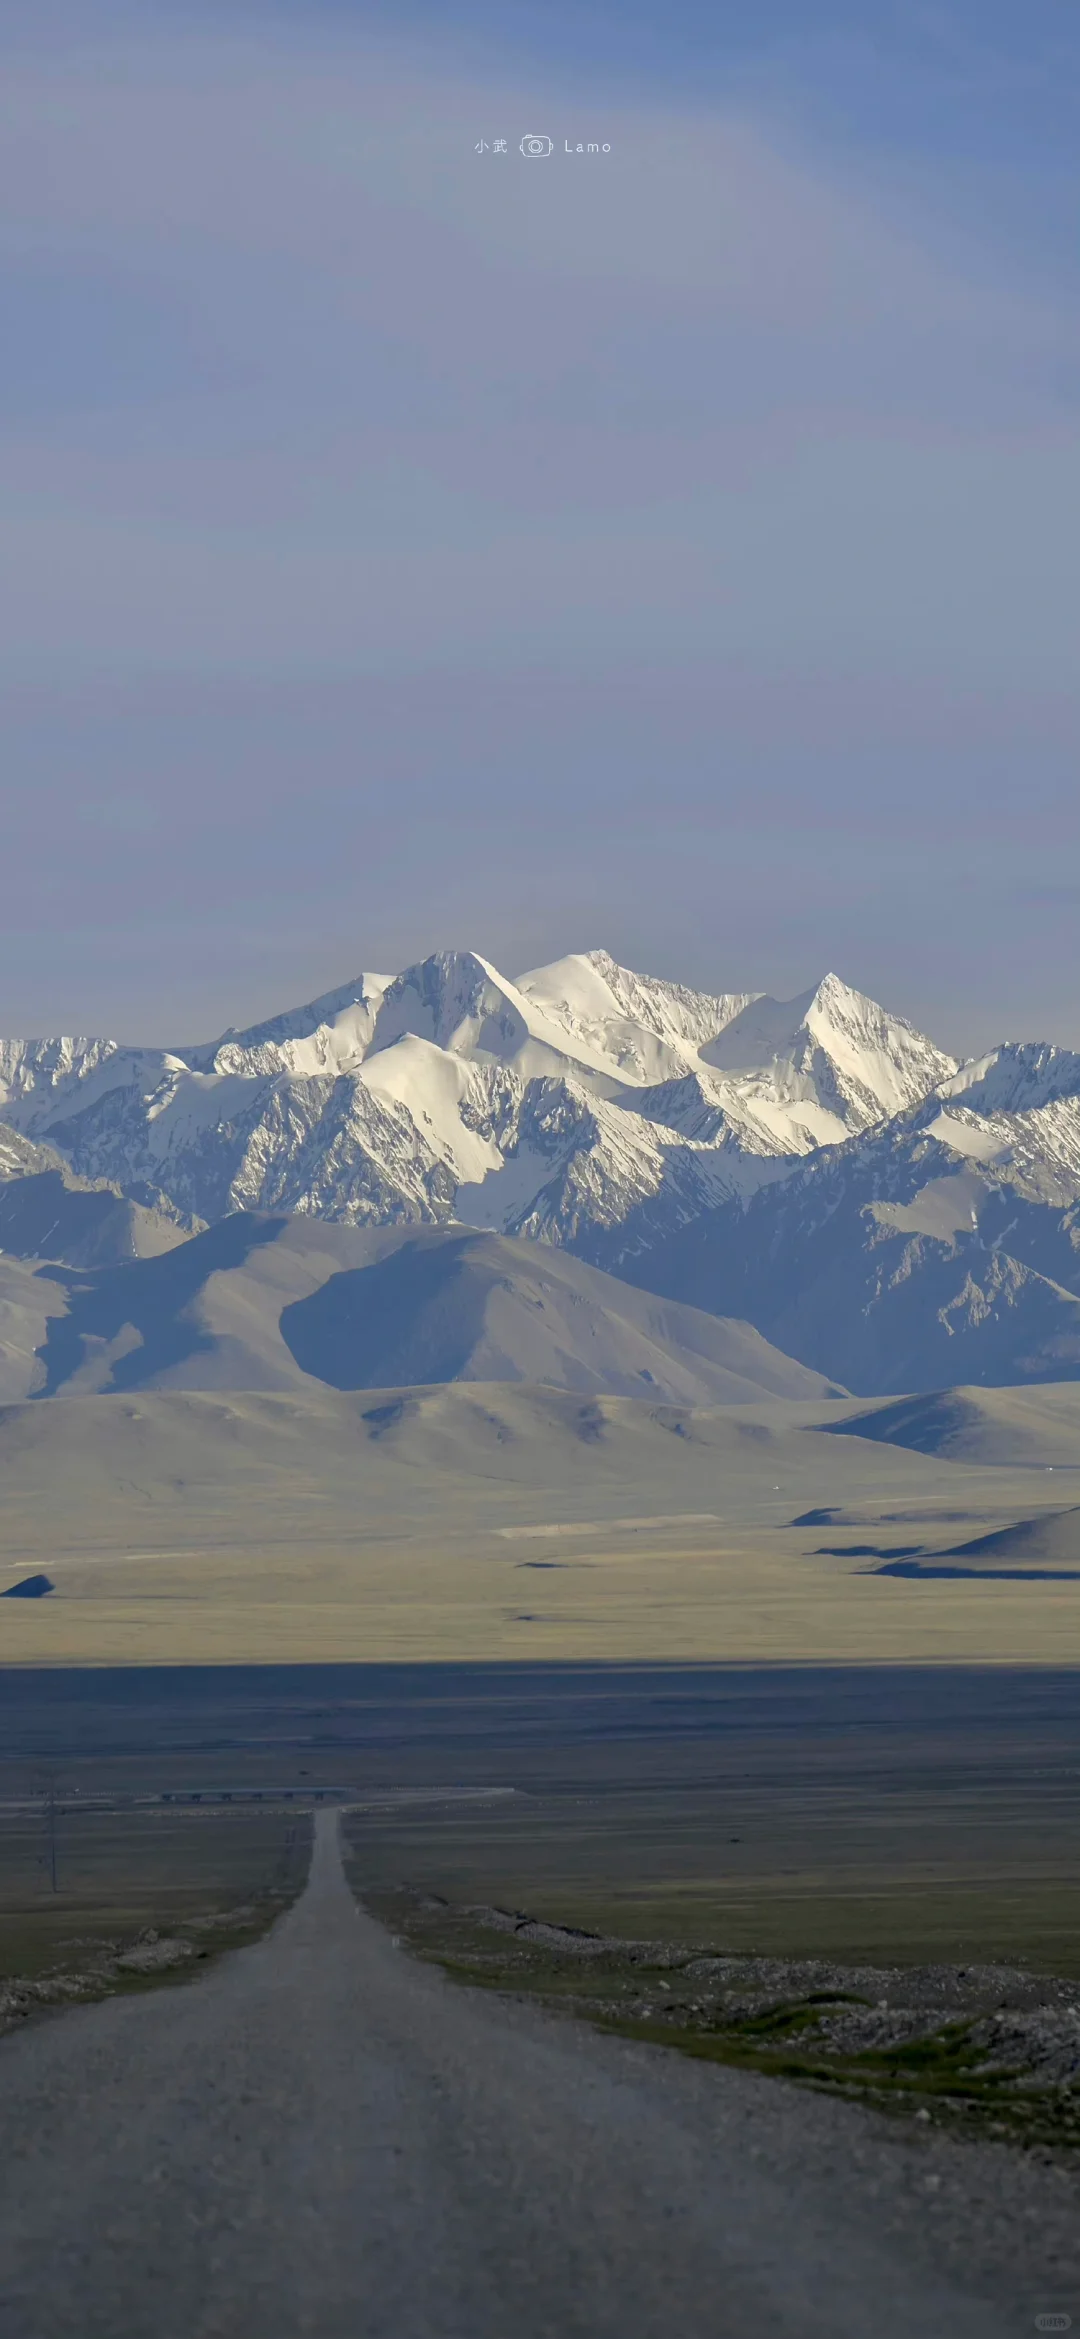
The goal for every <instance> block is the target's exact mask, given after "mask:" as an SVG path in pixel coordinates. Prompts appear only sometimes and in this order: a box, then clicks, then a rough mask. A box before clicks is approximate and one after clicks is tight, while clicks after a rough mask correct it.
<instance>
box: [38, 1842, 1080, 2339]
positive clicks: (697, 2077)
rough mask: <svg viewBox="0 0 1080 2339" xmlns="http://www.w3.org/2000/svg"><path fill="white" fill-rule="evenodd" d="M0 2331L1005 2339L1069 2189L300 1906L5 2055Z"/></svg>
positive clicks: (1077, 2306) (333, 1900) (85, 2335)
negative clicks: (171, 1982)
mask: <svg viewBox="0 0 1080 2339" xmlns="http://www.w3.org/2000/svg"><path fill="white" fill-rule="evenodd" d="M0 2164H2V2167H3V2172H4V2174H3V2179H2V2183H0V2327H2V2328H3V2330H4V2333H5V2339H69V2335H70V2339H76V2335H77V2339H118V2334H120V2333H123V2334H124V2339H151V2335H152V2339H250V2334H251V2333H253V2332H255V2331H258V2333H259V2334H260V2339H298V2335H303V2334H312V2335H313V2339H314V2335H315V2334H318V2335H319V2339H339V2335H340V2339H356V2335H357V2333H358V2332H363V2334H364V2339H496V2335H497V2339H505V2334H506V2332H507V2331H508V2330H513V2331H514V2333H515V2339H555V2335H556V2334H557V2335H558V2339H579V2335H580V2339H670V2334H671V2333H672V2332H674V2331H678V2332H680V2333H681V2334H687V2335H688V2339H744V2335H745V2339H749V2335H750V2334H755V2335H756V2334H757V2333H759V2332H763V2331H769V2332H770V2333H776V2334H780V2335H781V2339H785V2335H786V2339H866V2335H867V2334H868V2333H870V2332H873V2333H874V2339H925V2335H927V2334H937V2333H939V2332H940V2333H941V2334H946V2333H947V2334H956V2335H957V2339H969V2335H970V2339H975V2335H976V2334H977V2335H978V2339H999V2335H1001V2339H1004V2335H1005V2334H1013V2333H1017V2334H1019V2333H1020V2332H1026V2331H1029V2330H1031V2328H1032V2327H1033V2324H1034V2319H1035V2316H1036V2315H1037V2314H1040V2313H1044V2314H1045V2313H1053V2312H1058V2313H1060V2312H1071V2313H1072V2314H1073V2316H1074V2320H1080V2243H1078V2235H1080V2217H1078V2215H1077V2210H1078V2207H1080V2201H1078V2189H1077V2185H1076V2183H1075V2180H1074V2178H1073V2177H1072V2176H1071V2175H1070V2174H1069V2172H1068V2171H1067V2170H1061V2169H1058V2168H1056V2167H1055V2166H1053V2165H1051V2164H1049V2163H1046V2162H1043V2161H1040V2160H1038V2159H1035V2158H1033V2157H1032V2156H1031V2155H1030V2154H1020V2153H1017V2152H1016V2151H1014V2150H1013V2149H1011V2148H1010V2147H1008V2146H1006V2145H1004V2144H1001V2143H997V2142H976V2143H971V2142H962V2141H958V2140H956V2139H954V2138H952V2137H950V2136H947V2135H944V2134H941V2133H940V2132H938V2131H937V2130H936V2129H933V2128H930V2129H927V2130H925V2131H924V2130H922V2129H919V2128H916V2127H914V2126H904V2127H898V2126H893V2125H892V2124H890V2123H887V2122H885V2121H883V2120H882V2119H881V2118H880V2116H878V2115H875V2114H873V2113H871V2112H868V2111H866V2110H865V2109H863V2108H862V2107H861V2106H858V2105H853V2104H850V2103H847V2102H840V2101H835V2100H832V2099H830V2098H827V2097H824V2096H820V2095H817V2094H813V2093H810V2092H807V2091H805V2090H801V2089H798V2088H793V2087H789V2086H787V2085H784V2084H783V2083H777V2082H776V2081H775V2080H772V2079H769V2078H765V2077H762V2076H760V2075H759V2074H758V2073H756V2072H754V2071H748V2070H743V2069H732V2068H725V2069H717V2068H714V2067H711V2066H707V2065H705V2064H703V2063H700V2062H695V2061H692V2060H688V2059H685V2058H683V2057H680V2056H677V2055H671V2054H667V2053H658V2052H657V2051H656V2049H655V2048H654V2047H652V2046H650V2045H648V2044H645V2043H640V2042H637V2041H634V2040H628V2039H624V2038H621V2037H616V2036H603V2035H600V2034H598V2033H596V2032H595V2031H593V2030H592V2029H590V2028H588V2027H587V2026H584V2025H581V2024H577V2023H567V2022H565V2021H563V2020H560V2019H558V2018H557V2017H554V2016H552V2015H551V2014H550V2013H548V2012H545V2011H543V2010H541V2009H537V2008H536V2007H534V2006H520V2005H516V2004H507V2003H505V2002H504V2001H503V2000H502V1998H501V1997H499V1996H497V1995H495V1994H492V1993H482V1992H479V1991H465V1990H461V1989H459V1988H457V1987H455V1986H454V1984H453V1983H452V1982H450V1981H449V1980H448V1979H447V1978H446V1977H445V1976H444V1974H442V1973H441V1972H440V1971H438V1970H437V1969H435V1968H433V1967H432V1966H430V1965H426V1964H424V1963H422V1962H420V1961H419V1960H417V1959H414V1958H413V1957H411V1956H409V1955H407V1954H405V1953H403V1951H402V1949H401V1948H399V1947H396V1946H395V1945H394V1942H393V1940H392V1938H391V1937H390V1935H389V1934H388V1933H387V1932H386V1931H385V1930H384V1929H383V1928H382V1927H380V1926H379V1925H378V1924H376V1923H375V1922H374V1921H373V1920H372V1919H371V1918H370V1917H369V1916H367V1915H366V1914H365V1913H364V1912H363V1911H362V1910H359V1909H358V1908H357V1905H356V1903H355V1901H354V1899H353V1897H352V1895H351V1894H350V1892H349V1889H348V1886H347V1884H346V1882H345V1878H344V1875H343V1872H342V1868H341V1861H340V1855H339V1849H338V1838H337V1824H336V1817H335V1815H333V1814H329V1813H328V1814H320V1816H319V1819H318V1822H317V1836H316V1847H315V1855H314V1859H313V1865H312V1873H311V1879H310V1882H309V1886H308V1889H307V1891H306V1892H305V1893H304V1895H303V1896H302V1898H301V1899H300V1900H299V1901H298V1902H297V1903H296V1904H295V1906H294V1907H293V1908H292V1909H291V1910H290V1911H289V1912H288V1914H287V1915H286V1916H284V1917H283V1918H282V1919H281V1920H280V1922H279V1923H278V1924H277V1925H276V1926H275V1927H274V1929H273V1930H272V1932H271V1933H270V1934H268V1935H267V1936H266V1937H265V1938H264V1939H263V1940H262V1941H261V1942H259V1943H257V1944H256V1945H255V1946H253V1947H251V1948H248V1949H244V1950H240V1951H238V1952H237V1953H236V1954H235V1955H233V1956H229V1957H227V1958H224V1959H222V1960H221V1961H220V1962H218V1963H217V1964H215V1965H214V1966H213V1968H212V1969H211V1970H210V1971H208V1972H207V1973H206V1976H205V1979H199V1980H196V1981H194V1982H193V1983H192V1984H191V1986H190V1987H187V1988H185V1989H183V1990H169V1991H154V1992H152V1993H149V1994H144V1995H140V1996H138V1997H136V1998H134V1999H131V1998H128V1999H115V1998H114V1999H111V2000H107V2001H104V2002H102V2003H100V2004H98V2005H95V2006H89V2007H82V2008H77V2009H75V2010H73V2011H72V2012H70V2013H68V2014H65V2015H63V2016H61V2017H60V2018H58V2019H56V2020H55V2021H52V2022H49V2023H48V2024H44V2025H40V2026H34V2027H33V2028H25V2029H23V2030H22V2032H21V2033H19V2034H17V2035H14V2036H10V2037H8V2038H7V2039H4V2040H0Z"/></svg>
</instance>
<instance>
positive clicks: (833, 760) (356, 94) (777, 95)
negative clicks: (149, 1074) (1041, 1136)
mask: <svg viewBox="0 0 1080 2339" xmlns="http://www.w3.org/2000/svg"><path fill="white" fill-rule="evenodd" d="M4 39H5V42H6V47H7V55H6V58H5V60H4V62H5V72H4V76H3V88H2V93H0V112H2V114H3V121H2V123H0V299H2V301H3V305H4V311H5V320H6V321H5V348H6V351H7V352H8V353H9V355H8V356H7V358H6V362H5V366H4V369H3V374H2V376H0V510H2V514H3V527H4V538H5V543H6V546H7V549H8V556H9V557H8V560H7V562H6V563H5V582H4V585H3V605H2V608H0V642H2V643H3V645H4V646H3V653H2V658H3V667H4V695H5V712H6V723H5V730H6V735H7V742H8V753H7V757H6V776H5V780H4V795H5V830H6V836H7V842H8V855H7V867H8V871H9V885H8V887H7V889H6V900H5V919H4V922H3V930H2V933H0V976H2V978H3V979H2V986H0V1031H5V1032H19V1031H27V1030H43V1029H58V1028H63V1029H67V1030H71V1029H72V1028H78V1029H80V1030H88V1029H89V1030H99V1029H107V1030H115V1031H118V1032H119V1033H120V1034H121V1036H124V1037H131V1038H145V1039H151V1038H156V1039H162V1038H169V1037H174V1038H179V1039H183V1038H191V1037H194V1036H198V1035H201V1034H203V1033H207V1032H210V1031H212V1030H214V1029H217V1028H220V1027H221V1026H223V1025H224V1024H226V1023H240V1022H242V1021H244V1020H246V1019H247V1018H249V1017H253V1016H255V1015H257V1014H261V1013H263V1012H269V1011H272V1010H273V1009H274V1008H275V1007H278V1006H281V1005H284V1004H286V1003H288V1002H291V1001H293V1000H295V999H298V998H300V997H302V996H308V995H311V994H312V993H314V992H316V991H317V990H319V989H321V988H325V987H327V986H329V985H330V984H331V983H333V982H335V981H339V980H342V979H344V977H345V976H346V975H347V974H349V973H352V972H354V971H356V970H357V969H358V968H360V967H361V966H375V967H383V968H385V967H393V966H397V965H400V964H402V963H404V962H405V961H406V960H407V959H409V958H410V957H414V956H416V955H419V954H421V953H422V952H424V951H425V950H427V949H429V948H432V947H446V946H453V945H459V944H460V945H466V946H468V945H471V946H473V947H476V948H479V949H481V950H483V951H485V952H486V953H487V954H488V955H490V956H491V957H493V958H494V959H496V960H497V961H498V963H500V964H501V965H502V966H503V967H504V968H505V969H506V970H507V971H515V970H517V969H520V968H522V967H524V966H525V965H528V964H531V963H536V962H537V961H539V960H541V959H543V958H546V957H552V956H555V955H557V954H559V953H561V952H562V951H564V950H567V949H573V948H586V947H589V946H591V945H594V944H599V945H603V946H604V947H606V948H609V949H611V950H613V951H614V952H615V953H616V954H617V955H619V956H621V957H623V958H624V959H626V960H628V961H629V962H630V963H632V964H637V965H639V966H642V967H646V968H648V969H650V970H651V971H654V972H657V973H666V974H669V975H672V976H676V977H681V978H682V979H684V980H688V981H691V982H696V983H699V984H701V985H703V986H705V987H715V988H716V989H734V988H743V987H754V988H757V987H762V988H768V989H772V990H776V991H778V992H781V993H784V992H788V993H790V992H793V991H795V990H796V989H800V988H802V987H804V986H805V984H806V983H808V982H809V981H811V980H813V979H814V977H815V976H816V975H817V974H819V973H821V972H823V971H824V969H825V968H826V967H827V966H829V965H833V966H835V967H836V968H837V969H838V971H839V972H841V973H842V974H843V975H845V976H846V977H847V979H849V980H850V981H853V982H856V983H858V984H860V985H862V986H863V987H864V988H866V989H869V990H871V991H874V992H875V993H876V994H877V995H878V996H880V997H883V998H884V999H885V1000H886V1001H887V1003H888V1004H890V1005H892V1006H894V1007H897V1008H899V1009H901V1010H902V1011H903V1012H906V1013H908V1014H909V1015H911V1016H912V1017H913V1018H914V1019H915V1020H917V1021H921V1022H922V1023H924V1024H925V1025H926V1026H928V1027H929V1028H930V1029H932V1030H933V1031H934V1033H935V1035H937V1036H939V1037H941V1038H942V1039H943V1040H944V1041H946V1042H948V1043H949V1044H951V1045H953V1046H956V1047H957V1048H964V1047H971V1048H976V1047H981V1046H984V1045H988V1044H990V1043H991V1042H992V1040H993V1039H994V1038H995V1037H999V1036H1006V1035H1007V1036H1018V1035H1024V1034H1031V1033H1038V1034H1040V1035H1045V1036H1049V1037H1055V1038H1062V1039H1067V1040H1070V1041H1071V1042H1072V1043H1073V1044H1077V1043H1078V1042H1080V981H1078V978H1077V972H1076V951H1075V939H1074V938H1075V930H1076V913H1077V908H1078V906H1080V851H1078V843H1080V821H1078V815H1077V805H1078V801H1080V792H1078V790H1077V785H1076V780H1077V749H1078V745H1080V708H1078V684H1077V674H1076V663H1077V661H1076V643H1077V631H1078V614H1080V551H1078V546H1080V528H1078V525H1077V523H1078V520H1080V445H1078V438H1077V427H1076V424H1077V404H1078V391H1080V329H1078V308H1077V290H1078V286H1077V225H1078V219H1080V205H1078V202H1077V196H1078V192H1080V164H1078V162H1077V154H1078V151H1080V149H1078V145H1077V139H1076V128H1077V123H1076V97H1077V88H1078V77H1077V66H1078V63H1080V41H1078V35H1077V30H1076V26H1075V18H1074V16H1073V14H1072V12H1071V11H1067V10H1066V9H1065V8H1064V7H1060V6H1057V5H1055V4H1052V0H1034V5H1032V6H1029V7H1027V8H1025V9H1024V11H1023V12H1021V11H1020V10H1019V8H1005V7H1004V6H1002V5H1000V4H999V5H997V6H990V7H984V8H982V9H978V10H977V9H976V8H975V7H973V6H968V5H965V6H963V7H949V6H944V7H925V8H920V7H918V6H909V7H905V8H899V7H895V8H892V7H890V8H878V9H875V8H873V7H872V6H862V7H860V8H857V9H856V8H855V7H854V6H852V7H850V8H848V7H840V6H825V5H822V6H820V7H819V6H816V5H815V4H814V0H802V5H801V6H799V7H797V8H796V7H795V6H794V5H784V6H779V5H778V6H773V7H771V8H769V7H762V8H761V9H759V10H755V11H749V10H746V9H740V10H738V11H736V10H735V9H734V8H729V7H723V6H721V7H716V6H711V7H708V8H704V7H702V8H698V7H692V6H688V5H685V4H680V0H676V4H675V5H672V6H666V7H664V8H663V9H661V8H660V7H659V6H653V7H646V6H645V5H644V4H643V0H629V4H628V5H623V6H620V7H619V9H618V10H617V11H616V10H615V9H614V8H605V7H597V6H590V5H588V4H586V5H583V6H576V7H573V8H570V7H564V6H561V5H560V6H558V7H541V6H535V7H514V6H512V5H511V6H504V5H500V6H499V7H498V8H495V7H493V6H492V7H488V6H470V5H466V6H464V7H462V8H459V9H458V11H457V12H456V14H455V17H454V19H453V21H452V22H450V21H449V20H448V18H447V14H446V10H445V7H444V8H442V9H440V10H439V11H438V12H435V11H434V10H432V11H427V10H425V9H422V8H417V7H415V6H413V7H409V6H404V7H395V8H394V9H393V10H390V9H389V8H385V7H378V8H365V7H362V6H344V5H340V6H339V5H322V6H319V5H308V6H305V7H304V8H303V9H300V8H299V7H296V8H294V7H291V6H288V5H284V4H278V5H274V6H272V5H265V6H262V5H260V6H255V5H247V4H245V0H232V4H225V5H219V6H218V7H217V8H215V9H214V10H213V11H212V12H211V11H206V12H201V11H200V10H199V9H198V8H194V7H191V6H188V7H186V8H185V9H184V10H183V11H182V12H179V11H177V12H175V13H174V12H173V11H172V10H171V9H170V8H168V7H147V6H145V5H144V6H141V7H139V8H138V9H130V10H125V9H123V8H121V7H114V6H106V5H103V4H101V0H83V5H82V6H81V7H80V8H79V9H78V11H74V10H67V9H66V8H64V7H63V6H56V5H50V0H39V4H38V5H37V6H36V7H35V9H34V10H33V11H32V12H30V11H26V13H25V14H23V15H20V13H19V11H18V9H15V10H13V11H10V12H9V18H8V30H7V32H6V34H5V36H4ZM526 130H536V131H539V132H543V133H546V134H549V135H551V136H552V137H553V139H554V140H555V143H556V151H555V153H553V154H552V156H551V157H550V158H545V159H543V160H540V161H526V160H524V159H523V158H522V157H521V156H520V154H519V153H518V152H517V141H518V139H519V138H520V136H521V134H522V132H523V131H526ZM499 137H505V138H506V139H507V144H508V149H509V151H508V153H507V154H506V155H505V156H503V155H499V154H497V153H495V152H493V151H492V150H491V149H492V146H493V143H494V141H495V140H496V139H497V138H499ZM567 138H569V139H570V142H571V144H572V145H576V142H577V140H578V139H579V138H580V139H582V140H583V141H588V140H589V139H593V140H599V141H602V142H606V143H608V144H609V145H610V148H611V152H610V155H608V156H604V157H602V158H596V159H593V158H588V159H587V158H584V157H582V158H578V157H577V156H576V155H570V156H567V155H566V154H565V152H564V144H565V141H566V139H567ZM478 141H486V142H487V150H486V151H485V152H483V153H481V154H480V155H477V154H476V152H475V146H476V143H477V142H478ZM12 870H17V872H18V879H17V883H14V884H13V883H12V882H11V881H10V872H11V871H12Z"/></svg>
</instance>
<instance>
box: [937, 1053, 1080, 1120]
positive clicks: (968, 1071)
mask: <svg viewBox="0 0 1080 2339" xmlns="http://www.w3.org/2000/svg"><path fill="white" fill-rule="evenodd" d="M936 1094H937V1095H938V1096H941V1097H947V1098H953V1099H956V1100H957V1101H958V1102H960V1103H962V1104H963V1105H965V1106H966V1107H967V1108H968V1110H969V1111H970V1112H973V1113H983V1114H993V1113H1026V1112H1032V1111H1035V1110H1037V1108H1038V1107H1039V1106H1041V1105H1049V1104H1056V1103H1057V1101H1058V1099H1059V1098H1060V1097H1069V1096H1080V1055H1074V1054H1073V1052H1072V1050H1071V1049H1070V1048H1056V1047H1051V1046H1050V1045H1049V1044H1048V1043H1046V1042H1044V1041H1040V1040H1026V1041H1010V1042H1008V1043H1007V1044H1006V1046H1004V1047H1001V1048H995V1049H994V1050H993V1052H992V1053H991V1054H990V1055H989V1056H977V1057H973V1058H972V1059H971V1061H970V1062H969V1063H966V1064H961V1065H960V1067H959V1070H958V1071H957V1072H955V1073H954V1074H953V1075H952V1077H951V1078H950V1079H946V1080H942V1081H940V1082H939V1083H938V1087H937V1090H936Z"/></svg>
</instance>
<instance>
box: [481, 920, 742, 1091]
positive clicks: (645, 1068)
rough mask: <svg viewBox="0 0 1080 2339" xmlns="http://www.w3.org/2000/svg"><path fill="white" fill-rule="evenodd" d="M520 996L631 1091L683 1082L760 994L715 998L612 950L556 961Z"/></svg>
mask: <svg viewBox="0 0 1080 2339" xmlns="http://www.w3.org/2000/svg"><path fill="white" fill-rule="evenodd" d="M517 990H518V992H519V994H520V995H521V997H522V998H524V999H527V1000H528V1001H529V1002H530V1004H531V1006H532V1007H533V1008H534V1009H535V1010H537V1011H539V1013H541V1014H542V1015H543V1017H544V1019H545V1022H546V1023H547V1024H548V1025H549V1026H551V1027H554V1028H555V1029H557V1030H558V1031H559V1032H560V1033H561V1034H562V1046H563V1047H564V1049H566V1051H567V1053H568V1054H570V1055H573V1056H575V1057H577V1058H578V1060H579V1061H590V1062H593V1061H599V1062H602V1063H604V1064H605V1065H606V1066H607V1068H608V1070H609V1071H610V1072H611V1074H612V1075H614V1076H616V1077H617V1078H618V1079H619V1080H620V1081H624V1082H625V1083H626V1084H627V1086H634V1087H652V1086H655V1085H656V1084H658V1083H659V1082H662V1081H668V1080H678V1079H681V1078H682V1076H683V1074H684V1073H685V1072H686V1071H687V1070H688V1069H689V1067H690V1066H691V1065H693V1064H694V1063H695V1062H696V1061H697V1058H698V1055H699V1052H700V1050H701V1048H702V1046H703V1044H704V1042H706V1041H707V1040H710V1039H714V1038H715V1037H716V1034H717V1033H718V1032H721V1031H723V1030H724V1029H725V1027H726V1025H727V1024H729V1023H730V1022H731V1020H732V1018H733V1016H736V1015H738V1014H740V1013H741V1012H742V1010H743V1009H744V1008H745V1007H746V1006H747V1005H748V1003H749V1001H750V999H751V998H752V997H753V993H752V992H749V991H740V992H734V993H728V994H721V995H719V996H716V997H714V996H713V995H712V994H710V993H708V992H705V991H690V990H687V989H686V988H685V986H684V985H683V984H681V983H665V982H661V981H660V980H659V979H658V978H656V977H654V976H651V975H637V974H634V973H633V972H632V970H631V969H630V968H629V967H624V966H619V965H618V964H617V962H616V960H615V959H613V958H611V957H609V955H608V953H607V951H606V950H589V951H584V952H581V953H579V954H571V955H570V956H569V957H568V958H559V959H555V960H554V961H553V963H552V964H551V965H550V966H542V967H534V968H533V969H532V971H531V972H530V973H528V974H524V975H519V976H518V980H517Z"/></svg>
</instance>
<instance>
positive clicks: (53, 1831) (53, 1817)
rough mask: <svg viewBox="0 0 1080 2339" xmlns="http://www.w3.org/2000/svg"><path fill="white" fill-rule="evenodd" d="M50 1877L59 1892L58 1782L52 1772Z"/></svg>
mask: <svg viewBox="0 0 1080 2339" xmlns="http://www.w3.org/2000/svg"><path fill="white" fill-rule="evenodd" d="M49 1875H50V1877H51V1879H52V1888H53V1891H54V1892H59V1890H60V1887H59V1885H58V1883H57V1881H56V1780H55V1778H54V1776H53V1774H52V1772H51V1771H50V1773H49Z"/></svg>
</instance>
